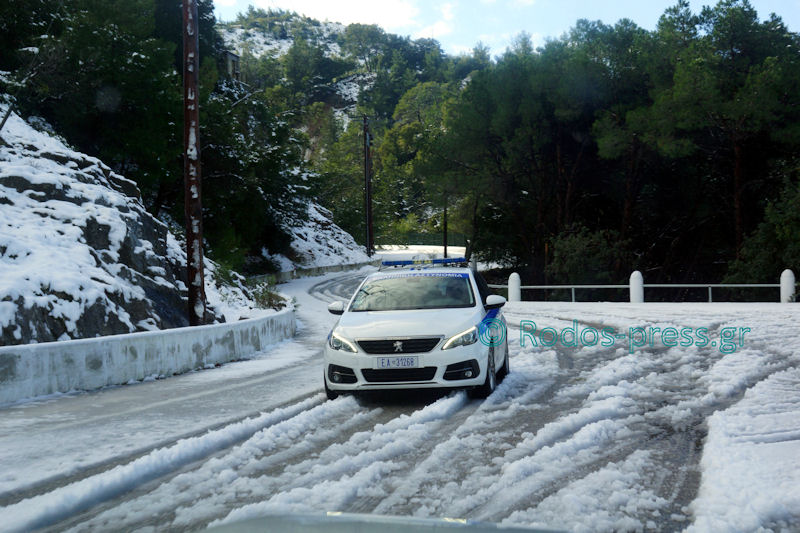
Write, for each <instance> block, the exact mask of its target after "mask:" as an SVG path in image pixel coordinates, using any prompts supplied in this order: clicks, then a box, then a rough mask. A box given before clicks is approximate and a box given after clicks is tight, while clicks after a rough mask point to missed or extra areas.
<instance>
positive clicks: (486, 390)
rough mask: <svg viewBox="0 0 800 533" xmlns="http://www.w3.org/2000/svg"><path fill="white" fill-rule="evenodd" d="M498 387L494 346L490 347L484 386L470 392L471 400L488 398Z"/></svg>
mask: <svg viewBox="0 0 800 533" xmlns="http://www.w3.org/2000/svg"><path fill="white" fill-rule="evenodd" d="M495 387H497V372H496V371H495V368H494V346H490V347H489V358H488V361H487V365H486V380H485V381H484V382H483V385H481V386H479V387H475V388H474V389H471V390H470V391H469V392H468V395H469V397H470V398H486V397H487V396H489V395H490V394H491V393H492V392H494V389H495Z"/></svg>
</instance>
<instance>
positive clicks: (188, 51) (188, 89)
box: [183, 0, 206, 326]
mask: <svg viewBox="0 0 800 533" xmlns="http://www.w3.org/2000/svg"><path fill="white" fill-rule="evenodd" d="M199 56H200V38H199V30H198V22H197V0H183V146H184V154H183V183H184V186H185V193H184V213H185V217H186V271H187V274H188V280H187V283H186V286H187V287H188V288H189V324H190V325H192V326H197V325H199V324H203V323H204V322H205V316H206V293H205V280H204V275H203V208H202V202H201V200H200V183H201V182H200V107H199V100H200V93H199V91H198V90H197V86H198V74H199V70H200V57H199Z"/></svg>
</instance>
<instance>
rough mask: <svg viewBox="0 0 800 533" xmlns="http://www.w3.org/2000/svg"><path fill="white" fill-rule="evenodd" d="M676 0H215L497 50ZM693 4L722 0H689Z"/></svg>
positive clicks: (218, 8) (798, 14)
mask: <svg viewBox="0 0 800 533" xmlns="http://www.w3.org/2000/svg"><path fill="white" fill-rule="evenodd" d="M676 3H677V0H442V1H440V0H214V4H215V13H216V16H217V18H218V19H221V20H224V21H230V20H233V19H234V18H235V17H236V14H237V13H240V12H244V11H246V10H247V6H249V5H251V4H252V5H253V6H255V7H260V8H263V9H267V8H280V9H284V10H290V11H296V12H298V13H301V14H304V15H307V16H309V17H312V18H316V19H319V20H323V21H324V20H329V21H331V22H342V23H344V24H350V23H353V22H361V23H365V24H378V25H379V26H381V27H382V28H384V29H385V30H386V31H388V32H390V33H396V34H399V35H409V36H411V37H412V38H415V39H416V38H420V37H427V38H434V39H436V40H437V41H439V42H440V43H441V44H442V47H443V48H444V50H445V52H448V53H451V54H457V53H460V52H469V51H470V50H472V48H473V47H474V46H475V45H476V44H477V43H478V42H479V41H480V42H482V43H483V44H485V45H487V46H489V48H490V49H491V52H492V54H493V55H499V54H501V53H503V52H504V51H505V49H506V47H507V46H508V45H509V44H510V43H511V42H512V40H513V39H514V37H515V36H517V35H519V33H520V32H522V31H525V32H527V33H529V34H530V35H531V36H532V39H533V43H534V45H536V46H538V45H541V44H543V43H544V41H545V39H546V38H548V37H559V36H560V35H562V34H563V33H564V32H565V31H567V30H569V28H571V27H572V26H574V24H575V21H576V20H578V19H580V18H585V19H590V20H602V21H603V22H605V23H606V24H613V23H614V22H616V21H618V20H619V19H621V18H630V19H632V20H633V21H634V22H636V23H637V24H638V25H639V26H642V27H643V28H646V29H653V28H655V26H656V23H657V22H658V18H659V17H660V16H661V15H662V14H663V13H664V10H665V9H667V8H668V7H670V6H672V5H675V4H676ZM690 3H691V6H692V10H693V11H695V12H699V11H700V9H701V8H702V6H703V5H708V4H714V3H716V2H715V0H705V1H703V0H690ZM750 3H751V5H752V6H753V7H754V8H755V9H756V11H758V15H759V18H761V19H762V20H764V19H766V18H768V17H769V14H770V13H772V12H774V13H777V14H778V15H780V16H781V17H782V18H783V21H784V22H785V23H786V25H787V26H788V27H789V29H790V30H792V31H794V32H798V31H800V0H750Z"/></svg>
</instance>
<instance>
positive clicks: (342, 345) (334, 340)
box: [328, 332, 358, 353]
mask: <svg viewBox="0 0 800 533" xmlns="http://www.w3.org/2000/svg"><path fill="white" fill-rule="evenodd" d="M328 346H330V347H331V348H333V349H334V350H342V351H343V352H352V353H358V350H356V347H355V346H354V345H353V343H352V342H350V341H349V340H347V339H345V338H344V337H342V336H341V335H337V334H336V333H335V332H331V336H330V337H328Z"/></svg>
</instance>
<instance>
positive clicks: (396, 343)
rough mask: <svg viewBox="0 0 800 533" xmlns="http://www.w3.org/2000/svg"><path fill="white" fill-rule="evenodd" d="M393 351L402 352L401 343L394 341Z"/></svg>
mask: <svg viewBox="0 0 800 533" xmlns="http://www.w3.org/2000/svg"><path fill="white" fill-rule="evenodd" d="M393 346H394V351H395V352H402V351H403V343H402V341H394V344H393Z"/></svg>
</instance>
